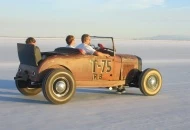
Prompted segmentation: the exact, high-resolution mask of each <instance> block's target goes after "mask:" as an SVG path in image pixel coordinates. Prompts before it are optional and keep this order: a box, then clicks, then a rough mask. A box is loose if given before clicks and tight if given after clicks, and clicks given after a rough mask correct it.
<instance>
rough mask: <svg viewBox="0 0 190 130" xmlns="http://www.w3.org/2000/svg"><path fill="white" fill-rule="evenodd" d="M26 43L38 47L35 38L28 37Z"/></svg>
mask: <svg viewBox="0 0 190 130" xmlns="http://www.w3.org/2000/svg"><path fill="white" fill-rule="evenodd" d="M25 42H26V44H30V45H34V46H36V40H35V39H34V38H33V37H28V38H27V39H26V41H25Z"/></svg>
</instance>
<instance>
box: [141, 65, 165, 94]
mask: <svg viewBox="0 0 190 130" xmlns="http://www.w3.org/2000/svg"><path fill="white" fill-rule="evenodd" d="M138 84H139V88H140V90H141V92H142V93H143V94H144V95H145V96H154V95H156V94H157V93H158V92H159V91H160V89H161V88H162V76H161V74H160V72H159V71H158V70H156V69H150V68H148V69H146V70H144V71H143V72H142V74H141V75H140V78H139V82H138Z"/></svg>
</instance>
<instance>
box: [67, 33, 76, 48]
mask: <svg viewBox="0 0 190 130" xmlns="http://www.w3.org/2000/svg"><path fill="white" fill-rule="evenodd" d="M65 40H66V42H67V44H68V45H69V46H74V45H75V37H74V36H73V35H68V36H67V37H66V39H65Z"/></svg>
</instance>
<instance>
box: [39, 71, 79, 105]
mask: <svg viewBox="0 0 190 130" xmlns="http://www.w3.org/2000/svg"><path fill="white" fill-rule="evenodd" d="M75 91H76V83H75V79H74V77H73V75H72V74H71V72H70V71H68V70H66V69H55V70H52V71H50V72H49V74H47V75H46V77H45V78H44V80H43V84H42V92H43V94H44V97H45V98H46V99H47V100H48V101H50V102H51V103H53V104H63V103H66V102H68V101H69V100H70V99H71V98H72V97H73V95H74V94H75Z"/></svg>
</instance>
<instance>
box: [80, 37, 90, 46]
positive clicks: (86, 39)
mask: <svg viewBox="0 0 190 130" xmlns="http://www.w3.org/2000/svg"><path fill="white" fill-rule="evenodd" d="M81 41H82V43H85V44H87V45H89V44H90V35H88V34H83V35H82V37H81Z"/></svg>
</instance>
